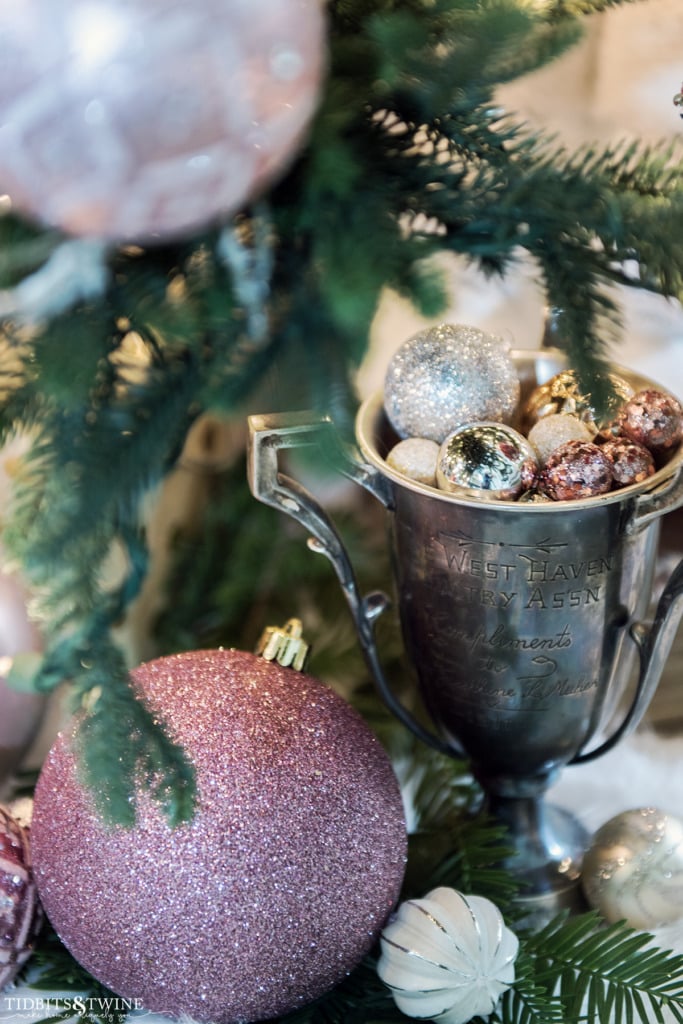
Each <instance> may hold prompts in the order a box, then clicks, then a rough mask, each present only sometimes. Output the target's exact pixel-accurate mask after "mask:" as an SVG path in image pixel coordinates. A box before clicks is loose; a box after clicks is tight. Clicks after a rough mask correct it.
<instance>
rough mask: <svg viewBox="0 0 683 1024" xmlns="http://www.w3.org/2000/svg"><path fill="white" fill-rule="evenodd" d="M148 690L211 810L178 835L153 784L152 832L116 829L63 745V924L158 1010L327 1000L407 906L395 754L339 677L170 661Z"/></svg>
mask: <svg viewBox="0 0 683 1024" xmlns="http://www.w3.org/2000/svg"><path fill="white" fill-rule="evenodd" d="M134 681H135V685H136V687H137V689H138V692H139V693H140V695H141V696H142V699H144V700H145V702H146V703H147V704H148V706H149V707H150V708H151V709H152V712H153V713H154V714H155V715H156V716H158V717H159V718H161V719H162V720H163V721H165V722H166V723H167V726H168V731H169V733H170V735H171V736H172V738H173V739H174V740H176V741H177V742H179V743H180V744H182V746H183V747H184V749H185V750H186V752H187V755H188V757H189V758H190V760H191V761H192V763H193V764H194V766H195V768H196V772H197V782H198V788H199V809H198V811H197V814H196V815H195V817H194V819H193V820H192V822H191V823H189V824H186V825H182V826H180V827H178V828H176V829H170V828H169V826H168V825H167V823H166V821H165V819H164V818H163V817H162V813H161V811H160V810H159V809H158V807H157V805H156V804H153V803H152V801H151V799H150V797H149V796H148V795H147V793H146V792H140V793H139V794H138V804H137V809H138V820H137V823H136V825H135V827H134V828H132V829H123V828H115V829H111V828H107V827H106V826H105V825H104V824H103V823H102V821H101V820H100V819H99V818H98V817H97V815H96V814H95V812H94V811H93V805H92V800H91V797H90V794H89V793H87V792H85V791H84V789H83V787H82V786H81V784H80V782H79V780H78V777H77V771H76V766H75V762H74V757H73V755H72V752H71V747H70V743H71V739H70V737H69V736H66V735H65V736H62V737H61V738H60V739H59V740H58V741H57V743H56V745H55V746H54V747H53V749H52V751H51V752H50V754H49V756H48V758H47V760H46V763H45V765H44V767H43V771H42V773H41V777H40V779H39V782H38V786H37V788H36V794H35V806H34V815H33V824H32V836H33V852H34V862H35V866H36V867H35V870H36V879H37V882H38V886H39V891H40V893H41V898H42V901H43V903H44V906H45V910H46V912H47V914H48V916H49V917H50V920H51V921H52V924H53V925H54V927H55V928H56V930H57V932H58V933H59V935H60V937H61V939H62V940H63V942H64V943H65V944H66V945H67V946H68V948H69V949H70V950H71V952H72V953H73V954H74V955H75V957H76V959H77V960H79V961H80V962H81V963H82V964H83V966H84V967H86V968H87V970H89V971H90V972H91V973H92V974H94V976H95V977H96V978H99V979H100V980H101V981H102V982H104V983H105V984H106V985H108V986H109V987H110V988H111V989H113V990H114V991H115V992H117V993H118V994H119V995H121V996H124V997H127V998H137V999H140V1000H141V1001H142V1003H143V1004H144V1006H145V1007H146V1009H149V1010H158V1011H161V1012H165V1013H170V1014H172V1015H174V1016H176V1015H181V1014H187V1015H189V1016H190V1017H193V1018H195V1019H197V1020H201V1021H207V1020H210V1021H212V1022H215V1024H227V1022H230V1021H256V1020H261V1019H265V1018H269V1017H276V1016H279V1015H281V1014H284V1013H287V1012H288V1011H289V1010H292V1009H294V1008H295V1007H298V1006H300V1005H302V1004H304V1003H307V1002H309V1001H310V1000H312V999H315V998H316V997H317V996H319V995H321V994H322V993H323V992H325V991H326V990H327V989H329V988H331V987H332V986H334V985H335V984H336V983H337V982H338V981H340V980H341V979H342V978H343V977H344V976H345V974H346V973H347V972H348V971H350V970H351V969H352V968H353V967H354V966H355V965H356V964H357V963H358V962H359V961H360V960H361V958H362V957H363V956H364V954H365V953H366V952H367V951H368V950H369V949H370V947H371V946H372V944H373V942H374V941H375V939H376V938H377V936H378V934H379V932H380V929H381V928H382V926H383V924H384V922H385V920H386V918H387V915H388V914H389V912H390V911H391V909H392V908H393V906H394V903H395V901H396V899H397V897H398V893H399V889H400V885H401V882H402V878H403V872H404V865H405V857H406V834H405V823H404V817H403V809H402V803H401V796H400V792H399V788H398V785H397V782H396V779H395V777H394V774H393V771H392V768H391V765H390V763H389V760H388V758H387V756H386V754H385V753H384V751H383V749H382V747H381V746H380V744H379V743H378V741H377V739H376V738H375V736H374V735H373V734H372V733H371V732H370V730H369V729H368V727H367V726H366V725H365V723H364V722H363V720H362V719H361V718H360V716H359V715H357V714H356V712H355V711H353V709H351V708H350V707H349V706H348V705H347V704H346V703H345V702H344V701H343V700H342V699H341V698H340V697H338V696H337V695H336V694H335V693H333V692H332V691H331V690H329V689H328V688H326V687H325V686H323V685H322V683H320V682H319V681H318V680H316V679H314V678H312V677H311V676H308V675H305V674H303V673H301V672H295V671H294V670H293V669H291V668H283V667H282V666H281V665H279V664H278V663H277V662H275V661H266V660H264V659H263V658H258V657H256V656H255V655H253V654H247V653H244V652H240V651H234V650H216V651H198V652H190V653H186V654H179V655H174V656H172V657H166V658H160V659H158V660H157V661H153V662H150V663H148V664H146V665H142V666H141V667H140V668H138V669H136V671H135V672H134Z"/></svg>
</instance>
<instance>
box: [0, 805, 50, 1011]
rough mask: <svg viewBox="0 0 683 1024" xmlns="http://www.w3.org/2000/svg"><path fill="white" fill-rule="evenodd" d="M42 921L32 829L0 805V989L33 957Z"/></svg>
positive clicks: (12, 979)
mask: <svg viewBox="0 0 683 1024" xmlns="http://www.w3.org/2000/svg"><path fill="white" fill-rule="evenodd" d="M42 922H43V914H42V910H41V907H40V903H39V900H38V893H37V889H36V883H35V881H34V878H33V871H32V865H31V845H30V840H29V829H28V827H27V826H25V825H24V824H22V823H21V822H20V821H19V819H18V818H17V817H16V816H15V815H13V814H12V813H10V811H9V809H8V808H6V807H2V806H0V992H1V991H2V990H3V989H4V988H6V987H7V985H10V984H11V983H12V981H14V979H15V977H16V975H17V973H18V972H19V970H20V969H21V967H22V966H23V965H24V964H25V963H26V961H27V960H28V958H29V957H30V956H31V953H32V952H33V946H34V942H35V939H36V937H37V935H38V932H39V931H40V927H41V925H42Z"/></svg>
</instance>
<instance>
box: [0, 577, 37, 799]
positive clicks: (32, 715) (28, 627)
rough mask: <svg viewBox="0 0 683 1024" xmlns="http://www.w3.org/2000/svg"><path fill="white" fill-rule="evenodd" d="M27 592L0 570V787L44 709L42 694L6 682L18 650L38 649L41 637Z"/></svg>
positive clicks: (18, 582) (31, 737)
mask: <svg viewBox="0 0 683 1024" xmlns="http://www.w3.org/2000/svg"><path fill="white" fill-rule="evenodd" d="M27 600H28V598H27V593H26V590H25V588H24V586H23V585H22V583H21V581H20V580H19V579H18V578H17V577H16V576H14V575H10V574H7V573H4V572H0V788H1V787H2V785H3V783H4V782H5V780H6V779H7V777H8V775H10V774H11V773H12V772H13V771H14V770H15V769H16V768H17V767H18V766H19V764H20V763H21V760H22V757H23V755H24V754H25V752H26V750H27V749H28V747H29V745H30V743H31V741H32V740H33V739H34V737H35V735H36V733H37V731H38V727H39V725H40V722H41V719H42V717H43V712H44V709H45V697H44V696H43V695H42V694H37V693H19V692H18V691H16V690H14V689H12V688H11V687H10V686H8V685H7V673H8V672H9V670H10V668H11V667H12V662H13V660H14V657H15V656H16V655H18V654H27V653H33V652H38V651H40V650H41V647H42V638H41V636H40V633H39V630H38V628H37V626H36V625H35V623H34V622H33V621H32V620H31V618H30V616H29V613H28V611H27Z"/></svg>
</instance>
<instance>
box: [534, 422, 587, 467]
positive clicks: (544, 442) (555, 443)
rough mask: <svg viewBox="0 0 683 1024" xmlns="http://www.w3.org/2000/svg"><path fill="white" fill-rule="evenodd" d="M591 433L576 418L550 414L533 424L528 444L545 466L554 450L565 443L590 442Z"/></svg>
mask: <svg viewBox="0 0 683 1024" xmlns="http://www.w3.org/2000/svg"><path fill="white" fill-rule="evenodd" d="M593 436H594V435H593V431H592V430H590V429H589V427H588V426H586V424H585V423H584V422H583V420H580V419H579V418H578V417H577V416H569V415H567V414H565V413H551V414H550V415H549V416H544V417H543V418H542V419H540V420H539V421H538V423H535V424H534V426H533V427H532V428H531V430H530V431H529V443H530V444H531V446H532V447H533V449H534V451H535V452H536V454H537V456H538V461H539V462H540V463H541V465H545V463H546V461H547V460H548V458H549V457H550V456H551V455H552V453H553V452H554V451H555V449H556V448H559V447H560V445H561V444H564V443H565V441H592V440H593Z"/></svg>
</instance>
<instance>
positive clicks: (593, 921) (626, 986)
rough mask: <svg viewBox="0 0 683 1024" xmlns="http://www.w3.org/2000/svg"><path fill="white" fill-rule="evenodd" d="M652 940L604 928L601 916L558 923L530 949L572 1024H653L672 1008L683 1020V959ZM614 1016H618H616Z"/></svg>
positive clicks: (539, 975)
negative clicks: (605, 1023)
mask: <svg viewBox="0 0 683 1024" xmlns="http://www.w3.org/2000/svg"><path fill="white" fill-rule="evenodd" d="M652 941H653V939H652V936H651V935H648V934H647V933H643V932H637V931H635V930H634V929H633V928H629V927H628V926H627V925H625V924H624V923H623V922H622V923H619V924H614V925H609V926H607V927H601V926H600V918H599V916H598V915H597V914H596V913H590V914H584V915H581V916H580V917H576V918H572V919H566V918H558V919H556V920H555V921H553V922H551V923H550V924H549V925H548V926H547V927H546V928H544V929H543V930H542V931H540V932H539V933H538V934H536V935H531V936H527V937H526V939H525V950H526V952H527V954H528V955H531V956H533V957H535V958H536V964H537V966H536V970H535V977H536V981H537V982H539V983H541V984H543V985H546V986H547V987H548V990H549V991H555V992H556V994H557V995H558V997H559V999H560V1000H561V1002H562V1006H563V1009H564V1013H565V1019H566V1022H567V1024H572V1022H574V1021H576V1022H577V1024H578V1022H579V1021H580V1020H588V1021H594V1020H611V1019H615V1020H636V1021H641V1022H642V1024H651V1022H652V1020H653V1019H654V1020H661V1019H662V1015H661V1012H662V1010H663V1009H664V1008H667V1009H669V1010H670V1011H671V1013H672V1014H673V1015H674V1016H675V1017H676V1019H678V1020H680V1019H681V1017H683V956H680V955H677V954H672V953H670V952H667V951H663V950H659V949H656V948H652V946H651V944H652ZM613 1014H614V1017H612V1015H613Z"/></svg>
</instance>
